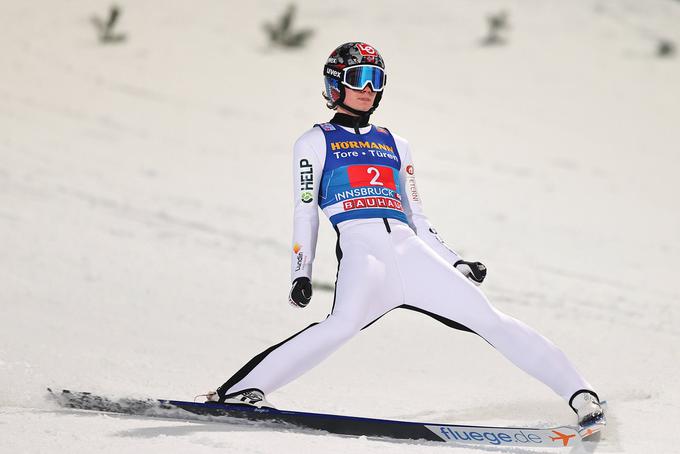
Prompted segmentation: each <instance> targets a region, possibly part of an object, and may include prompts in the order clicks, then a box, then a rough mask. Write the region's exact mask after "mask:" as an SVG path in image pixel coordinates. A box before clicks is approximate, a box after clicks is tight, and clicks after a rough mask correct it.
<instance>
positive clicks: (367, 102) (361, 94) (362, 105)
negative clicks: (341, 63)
mask: <svg viewBox="0 0 680 454" xmlns="http://www.w3.org/2000/svg"><path fill="white" fill-rule="evenodd" d="M376 95H377V93H376V92H374V91H373V90H372V89H371V86H370V85H366V86H365V87H364V89H363V90H353V89H351V88H349V87H345V104H347V105H348V106H349V107H351V108H352V109H356V110H360V111H362V112H366V111H367V110H368V109H370V108H371V107H373V101H375V96H376Z"/></svg>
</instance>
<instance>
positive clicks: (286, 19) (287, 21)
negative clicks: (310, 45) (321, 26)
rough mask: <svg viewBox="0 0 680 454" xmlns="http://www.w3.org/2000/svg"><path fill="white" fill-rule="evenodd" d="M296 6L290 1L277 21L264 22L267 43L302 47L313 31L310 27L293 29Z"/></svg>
mask: <svg viewBox="0 0 680 454" xmlns="http://www.w3.org/2000/svg"><path fill="white" fill-rule="evenodd" d="M295 11H296V7H295V4H293V3H291V4H290V5H288V8H287V9H286V11H285V12H284V13H283V16H281V17H280V18H279V19H278V20H277V21H275V22H274V23H273V24H270V23H266V24H264V29H265V31H266V32H267V35H268V37H269V43H270V44H271V45H274V46H282V47H303V46H304V45H305V43H306V42H307V39H309V37H311V36H312V34H313V33H314V31H313V30H311V29H302V30H298V31H295V30H293V19H294V17H295Z"/></svg>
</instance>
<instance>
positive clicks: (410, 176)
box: [393, 134, 461, 264]
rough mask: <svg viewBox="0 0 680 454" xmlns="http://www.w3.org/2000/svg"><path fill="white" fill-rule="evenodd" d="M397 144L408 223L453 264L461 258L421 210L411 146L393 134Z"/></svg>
mask: <svg viewBox="0 0 680 454" xmlns="http://www.w3.org/2000/svg"><path fill="white" fill-rule="evenodd" d="M393 137H394V141H395V143H396V144H397V150H398V151H399V157H400V158H401V168H400V169H399V187H400V189H401V199H402V205H403V208H404V213H405V214H406V218H407V219H408V223H409V225H410V226H411V228H412V229H413V231H414V232H416V235H418V237H419V238H420V239H422V240H423V241H425V243H427V245H428V246H430V247H431V248H432V249H433V250H434V251H435V252H436V253H437V254H438V255H439V256H440V257H442V258H443V259H444V260H446V261H447V262H449V263H451V264H454V263H456V262H457V261H459V260H461V257H460V256H459V255H458V254H457V253H456V252H455V251H454V250H453V249H451V248H450V247H449V246H448V245H447V244H446V243H445V242H444V240H442V239H441V237H440V236H439V235H438V234H437V231H436V230H435V228H434V227H433V226H432V223H431V222H430V220H429V219H428V218H427V216H425V213H424V212H423V203H422V201H421V200H420V194H418V189H417V187H416V177H415V170H414V167H413V158H412V157H411V147H410V145H409V143H408V141H406V139H404V138H402V137H399V136H397V135H394V134H393Z"/></svg>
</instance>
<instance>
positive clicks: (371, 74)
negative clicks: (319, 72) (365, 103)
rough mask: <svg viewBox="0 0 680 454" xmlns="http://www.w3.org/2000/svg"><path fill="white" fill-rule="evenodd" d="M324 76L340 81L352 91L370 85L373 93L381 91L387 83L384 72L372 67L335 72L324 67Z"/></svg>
mask: <svg viewBox="0 0 680 454" xmlns="http://www.w3.org/2000/svg"><path fill="white" fill-rule="evenodd" d="M326 75H327V76H332V77H333V78H334V79H338V80H340V82H342V84H343V85H344V86H346V87H349V88H352V89H354V90H363V89H364V88H366V85H368V84H371V88H372V89H373V91H383V88H385V84H386V83H387V74H385V70H384V69H382V68H380V67H378V66H373V65H356V66H350V67H348V68H345V69H343V70H342V71H336V70H334V69H332V68H329V67H326Z"/></svg>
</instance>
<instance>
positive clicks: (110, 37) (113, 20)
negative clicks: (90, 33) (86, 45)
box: [91, 5, 126, 44]
mask: <svg viewBox="0 0 680 454" xmlns="http://www.w3.org/2000/svg"><path fill="white" fill-rule="evenodd" d="M121 14H122V10H121V8H120V7H119V6H117V5H112V6H111V8H110V9H109V17H108V19H106V20H102V19H100V18H99V17H97V16H92V18H91V22H92V24H93V25H94V27H95V28H96V29H97V34H98V36H99V42H100V43H102V44H111V43H120V42H123V41H125V38H126V36H125V34H123V33H115V32H114V30H113V29H114V28H115V26H116V24H117V23H118V19H119V18H120V15H121Z"/></svg>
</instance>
